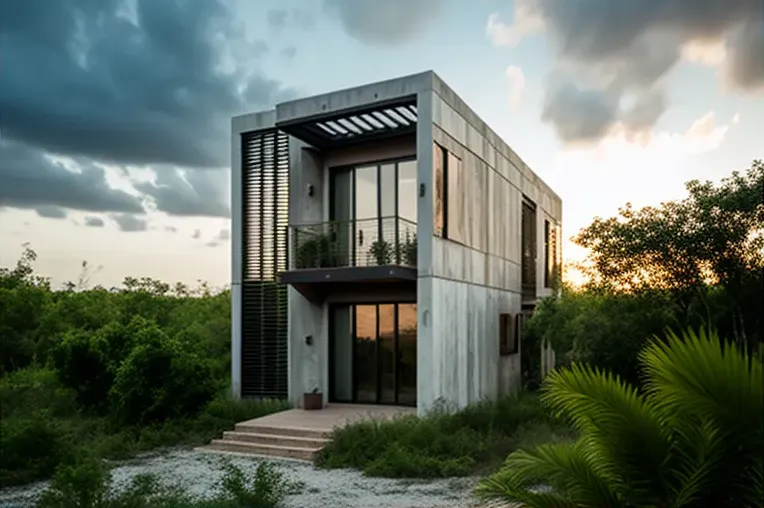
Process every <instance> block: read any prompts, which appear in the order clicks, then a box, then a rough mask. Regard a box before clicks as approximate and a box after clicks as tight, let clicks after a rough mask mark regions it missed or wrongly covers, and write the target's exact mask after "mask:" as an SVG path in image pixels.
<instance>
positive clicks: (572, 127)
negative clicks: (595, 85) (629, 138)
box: [541, 83, 618, 142]
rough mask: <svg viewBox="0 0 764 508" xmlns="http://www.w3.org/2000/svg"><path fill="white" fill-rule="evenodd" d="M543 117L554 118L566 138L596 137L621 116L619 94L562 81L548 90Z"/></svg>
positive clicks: (571, 139)
mask: <svg viewBox="0 0 764 508" xmlns="http://www.w3.org/2000/svg"><path fill="white" fill-rule="evenodd" d="M541 118H542V120H544V121H551V122H552V124H553V125H554V128H555V130H556V132H557V135H558V136H559V137H560V138H561V139H563V140H566V141H569V142H588V141H593V140H596V139H599V138H601V137H602V136H604V135H605V134H606V133H607V131H608V130H609V129H610V128H611V127H612V125H613V124H614V123H615V122H616V120H617V119H618V97H617V96H611V95H609V94H607V93H603V92H600V91H597V90H586V89H581V88H578V87H576V86H575V85H574V84H572V83H564V84H560V85H557V86H555V87H552V88H551V89H550V90H548V91H547V94H546V97H545V98H544V106H543V110H542V113H541Z"/></svg>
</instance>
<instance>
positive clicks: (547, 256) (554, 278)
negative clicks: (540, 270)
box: [544, 220, 560, 288]
mask: <svg viewBox="0 0 764 508" xmlns="http://www.w3.org/2000/svg"><path fill="white" fill-rule="evenodd" d="M557 230H558V227H557V226H555V225H554V224H552V223H551V222H550V221H548V220H545V221H544V286H545V287H548V288H551V287H554V286H555V284H556V283H557V282H558V279H559V277H560V273H559V272H560V261H559V259H560V254H559V246H558V241H559V238H558V237H559V235H558V234H557Z"/></svg>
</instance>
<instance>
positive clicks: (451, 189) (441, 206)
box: [432, 143, 464, 242]
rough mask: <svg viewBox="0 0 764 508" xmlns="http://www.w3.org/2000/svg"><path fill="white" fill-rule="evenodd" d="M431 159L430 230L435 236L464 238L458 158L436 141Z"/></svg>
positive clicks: (460, 173)
mask: <svg viewBox="0 0 764 508" xmlns="http://www.w3.org/2000/svg"><path fill="white" fill-rule="evenodd" d="M432 158H433V184H434V187H435V188H434V190H433V200H434V202H433V206H434V210H433V211H434V215H433V229H434V232H435V236H439V237H441V238H448V239H449V240H454V241H457V242H463V241H464V233H463V228H462V222H463V221H462V206H463V204H462V196H461V186H462V185H463V184H464V182H463V181H462V171H461V162H462V161H461V159H459V157H457V156H456V155H454V154H452V153H451V152H449V151H448V150H446V149H445V148H444V147H442V146H440V145H439V144H437V143H433V145H432Z"/></svg>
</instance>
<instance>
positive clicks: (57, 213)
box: [34, 205, 68, 219]
mask: <svg viewBox="0 0 764 508" xmlns="http://www.w3.org/2000/svg"><path fill="white" fill-rule="evenodd" d="M34 211H35V212H36V213H37V215H39V216H40V217H44V218H46V219H66V217H67V215H68V213H67V212H66V210H64V209H63V208H61V207H59V206H53V205H41V206H38V207H37V208H35V209H34Z"/></svg>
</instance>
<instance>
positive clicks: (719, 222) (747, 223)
mask: <svg viewBox="0 0 764 508" xmlns="http://www.w3.org/2000/svg"><path fill="white" fill-rule="evenodd" d="M686 187H687V191H688V193H689V196H688V197H687V198H686V199H684V200H682V201H671V202H667V203H662V204H661V205H660V206H658V207H645V208H642V209H640V210H635V209H633V208H632V207H631V205H630V204H627V205H626V207H625V208H622V209H621V210H620V211H619V216H618V217H613V218H609V219H601V218H597V219H595V220H594V222H593V223H592V224H591V225H590V226H588V227H587V228H585V229H583V230H582V231H581V232H580V233H579V234H578V236H577V237H576V238H575V239H574V241H575V242H576V243H578V244H579V245H581V246H582V247H585V248H588V249H590V256H589V261H590V266H588V267H587V268H586V271H587V273H588V275H589V276H590V277H591V281H590V283H591V285H594V286H604V287H607V288H611V289H615V290H618V291H624V290H626V291H638V290H643V289H658V290H668V291H671V292H672V293H673V294H674V295H675V296H676V301H677V302H678V303H680V304H681V306H682V308H683V310H684V315H683V316H681V317H682V318H684V320H683V325H684V326H690V325H692V323H691V317H692V313H693V311H695V309H693V308H692V307H693V306H696V307H700V308H701V311H702V312H703V317H704V318H705V319H706V321H711V320H712V316H710V314H711V310H710V306H709V302H708V300H707V298H708V291H709V287H710V286H719V287H720V288H723V290H724V291H725V293H726V297H727V299H728V301H729V302H730V303H732V306H731V312H730V313H729V314H728V315H727V316H726V317H725V320H727V321H729V322H731V323H732V326H731V330H732V332H733V334H732V335H731V338H734V339H735V340H737V341H738V342H740V343H741V344H742V343H747V344H749V347H751V348H754V347H755V344H758V343H759V342H761V340H762V336H761V334H762V331H761V330H762V328H764V326H762V325H764V317H762V312H761V307H762V305H764V301H763V300H762V291H761V276H762V275H761V274H762V270H764V201H762V195H764V163H762V162H761V161H753V163H752V164H751V167H750V168H749V169H748V170H747V171H746V173H745V174H742V175H741V174H740V173H738V172H733V173H732V175H731V176H730V177H728V178H725V179H723V180H722V182H721V184H719V185H718V186H717V185H714V184H713V183H711V182H706V183H700V182H698V181H691V182H688V183H687V185H686ZM755 288H758V289H755ZM751 291H753V292H754V293H756V294H757V296H756V297H755V298H753V299H752V298H750V293H751Z"/></svg>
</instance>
